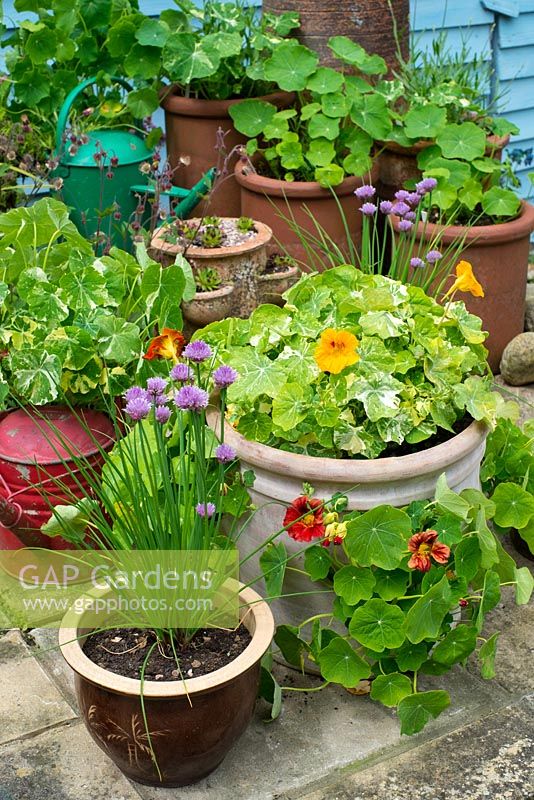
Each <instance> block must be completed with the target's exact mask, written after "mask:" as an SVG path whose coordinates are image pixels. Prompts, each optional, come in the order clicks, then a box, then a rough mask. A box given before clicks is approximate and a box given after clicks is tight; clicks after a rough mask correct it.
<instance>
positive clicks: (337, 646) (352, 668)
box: [319, 636, 371, 689]
mask: <svg viewBox="0 0 534 800" xmlns="http://www.w3.org/2000/svg"><path fill="white" fill-rule="evenodd" d="M319 667H320V669H321V674H322V676H323V678H324V679H325V680H326V681H330V682H331V683H339V684H341V686H344V687H345V688H346V689H353V688H354V687H355V686H357V685H358V684H359V682H360V681H361V680H362V679H363V678H368V677H369V675H370V674H371V667H370V665H369V664H368V663H367V661H364V660H363V658H360V656H359V655H358V654H357V653H355V652H354V650H353V649H352V647H351V646H350V644H349V643H348V642H346V641H345V639H342V638H341V636H336V638H335V639H332V641H331V642H330V643H329V644H328V645H327V646H326V647H325V648H324V650H321V652H320V653H319Z"/></svg>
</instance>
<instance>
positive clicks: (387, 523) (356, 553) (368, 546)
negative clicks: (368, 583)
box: [345, 506, 412, 570]
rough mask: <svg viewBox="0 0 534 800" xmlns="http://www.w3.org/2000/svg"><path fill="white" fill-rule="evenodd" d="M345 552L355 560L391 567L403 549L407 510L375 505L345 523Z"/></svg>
mask: <svg viewBox="0 0 534 800" xmlns="http://www.w3.org/2000/svg"><path fill="white" fill-rule="evenodd" d="M347 528H348V534H347V538H346V539H345V545H346V548H347V552H348V554H349V556H350V558H351V559H352V561H353V562H354V563H356V564H360V565H361V566H363V567H370V566H377V567H382V568H383V569H387V570H389V569H395V568H396V567H398V566H399V564H400V563H401V561H402V558H403V556H404V553H405V551H406V550H407V546H406V541H407V539H408V537H409V536H410V534H411V532H412V526H411V520H410V517H409V516H408V514H405V513H404V511H401V510H400V509H398V508H392V507H391V506H378V507H377V508H373V509H371V510H370V511H366V512H365V514H361V516H359V517H357V518H356V519H353V520H350V521H349V522H348V525H347Z"/></svg>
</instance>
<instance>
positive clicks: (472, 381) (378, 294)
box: [202, 265, 509, 569]
mask: <svg viewBox="0 0 534 800" xmlns="http://www.w3.org/2000/svg"><path fill="white" fill-rule="evenodd" d="M285 299H286V305H285V306H284V307H283V308H279V307H278V306H272V305H263V306H260V307H259V308H258V309H256V310H255V311H254V312H253V314H252V315H251V317H250V319H247V320H241V319H237V320H236V319H227V320H223V321H221V322H215V323H213V324H211V325H209V326H208V327H207V328H206V329H205V330H204V331H203V332H202V337H203V338H204V339H206V341H208V342H209V343H210V344H212V345H213V346H214V349H215V350H216V352H217V357H218V358H220V359H221V360H224V361H225V362H226V363H230V364H231V365H232V366H233V367H234V368H235V369H236V370H237V371H238V372H239V378H238V380H237V381H236V383H235V384H234V385H233V386H232V387H231V388H230V390H229V395H228V397H229V401H230V405H229V409H228V413H229V419H230V421H231V423H232V424H233V425H234V426H235V427H236V429H237V431H239V432H240V433H242V434H243V435H244V436H245V437H247V438H252V439H255V440H256V441H260V442H262V443H264V444H267V445H270V446H272V447H278V448H280V449H283V450H288V451H291V452H294V453H304V454H307V455H314V456H326V457H330V458H377V457H378V456H380V455H401V454H403V453H405V452H409V449H407V448H409V447H411V448H412V449H417V447H418V445H419V443H420V442H424V441H425V440H428V439H431V437H433V436H435V435H436V434H437V433H438V432H440V433H441V434H442V435H443V434H445V435H446V436H447V435H449V436H453V435H454V433H455V432H456V431H457V430H459V429H458V427H457V425H458V424H461V425H465V424H467V422H468V421H469V420H470V419H476V420H481V421H484V422H487V423H489V424H490V425H493V424H494V423H495V420H496V418H497V417H498V416H499V415H502V414H506V413H508V411H509V405H508V404H507V403H506V402H505V401H504V400H503V399H502V397H501V395H499V394H498V393H497V392H494V391H492V379H491V376H490V375H489V374H488V370H487V366H486V350H485V348H484V340H485V334H484V333H483V332H482V331H481V322H480V319H479V318H477V317H475V316H473V315H471V314H469V313H468V312H467V311H466V309H465V306H464V304H463V302H456V301H453V302H451V303H449V304H446V305H445V306H443V305H440V304H439V303H437V302H436V301H435V300H433V299H432V298H430V297H428V296H427V295H426V294H425V293H424V292H423V290H422V289H421V288H419V287H417V286H414V285H404V284H403V283H401V282H399V281H394V280H392V279H390V278H387V277H384V276H381V275H366V274H364V273H362V272H360V271H359V270H358V269H356V268H355V267H353V266H349V265H344V266H339V267H335V268H333V269H329V270H326V271H325V272H323V273H320V274H311V275H306V276H304V277H302V278H301V279H300V281H299V282H298V283H297V284H295V286H293V287H292V288H291V289H289V291H288V292H286V294H285ZM451 510H452V511H455V509H454V507H453V508H452V509H451ZM392 513H393V512H392ZM393 516H394V514H393ZM401 529H402V526H400V527H399V523H398V521H396V520H395V519H392V522H391V524H390V525H389V526H388V527H387V530H384V532H383V536H382V535H381V536H380V542H381V547H382V548H383V564H380V565H379V566H383V567H384V568H386V569H389V568H391V565H392V561H394V560H395V559H396V558H397V555H398V552H399V551H400V549H401V548H402V541H401V540H400V538H399V537H400V530H401ZM361 538H362V553H361V555H360V557H361V558H362V559H365V553H364V548H365V546H366V543H367V542H368V540H369V534H368V532H366V533H365V535H364V534H363V533H362V536H361ZM354 541H358V535H357V534H355V536H354ZM361 563H363V564H365V560H363V561H362V562H361Z"/></svg>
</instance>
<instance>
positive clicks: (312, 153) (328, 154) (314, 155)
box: [306, 138, 336, 167]
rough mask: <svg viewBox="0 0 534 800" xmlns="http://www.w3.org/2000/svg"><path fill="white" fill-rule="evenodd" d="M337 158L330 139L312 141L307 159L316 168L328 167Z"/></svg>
mask: <svg viewBox="0 0 534 800" xmlns="http://www.w3.org/2000/svg"><path fill="white" fill-rule="evenodd" d="M335 157H336V151H335V149H334V145H333V144H332V142H329V141H328V139H324V138H320V139H312V141H311V142H310V146H309V148H308V152H307V153H306V158H307V160H308V161H309V162H310V164H312V165H313V166H314V167H326V166H327V165H328V164H331V163H332V161H333V160H334V158H335Z"/></svg>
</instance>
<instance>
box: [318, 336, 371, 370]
mask: <svg viewBox="0 0 534 800" xmlns="http://www.w3.org/2000/svg"><path fill="white" fill-rule="evenodd" d="M358 344H359V342H358V339H357V338H356V337H355V336H354V334H353V333H350V331H336V330H334V329H333V328H327V329H326V330H325V331H323V332H322V333H321V338H320V339H319V343H318V344H317V347H316V348H315V353H314V357H315V363H316V364H317V366H318V367H319V369H320V370H322V371H323V372H331V373H333V374H334V375H337V374H338V373H339V372H341V370H343V369H345V367H349V366H350V365H351V364H355V363H356V362H357V361H359V360H360V356H359V355H358V353H357V352H356V348H357V347H358Z"/></svg>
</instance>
